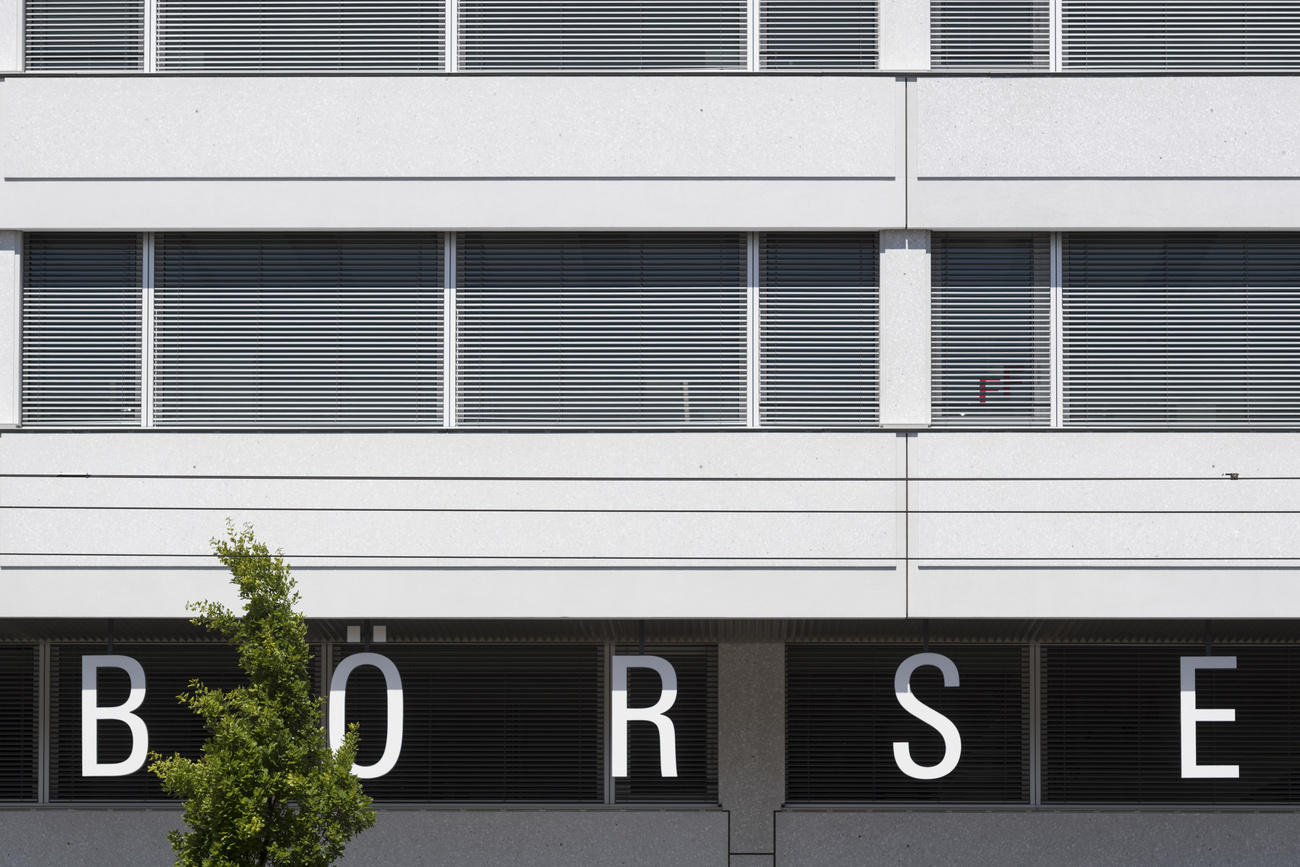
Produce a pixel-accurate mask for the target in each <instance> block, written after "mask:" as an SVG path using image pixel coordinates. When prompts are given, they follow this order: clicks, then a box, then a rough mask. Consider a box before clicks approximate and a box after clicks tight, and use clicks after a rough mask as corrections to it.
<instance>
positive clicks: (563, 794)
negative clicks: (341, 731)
mask: <svg viewBox="0 0 1300 867" xmlns="http://www.w3.org/2000/svg"><path fill="white" fill-rule="evenodd" d="M360 649H361V648H359V647H356V646H352V647H351V648H350V652H358V651H360ZM375 651H376V652H379V653H382V654H383V655H384V656H387V657H388V658H389V659H391V660H392V661H393V663H394V664H395V665H396V666H397V670H398V672H399V673H400V674H401V677H402V690H403V692H404V699H403V702H404V705H405V714H404V717H405V724H404V729H405V738H404V740H403V742H402V752H401V755H400V757H399V758H398V760H397V764H396V766H395V767H394V768H393V770H392V771H390V772H389V773H387V774H385V775H384V776H382V777H378V778H375V779H372V780H366V781H365V788H366V792H367V793H368V794H369V795H370V796H371V797H373V798H375V799H376V800H380V801H425V802H427V801H450V802H461V803H473V802H510V801H512V802H552V803H599V802H601V801H602V800H603V799H604V773H605V770H604V731H605V723H604V707H605V703H604V696H603V690H604V674H603V672H604V653H603V649H602V648H601V647H600V646H598V645H562V644H561V645H536V644H531V645H492V646H487V645H464V644H461V645H422V646H421V645H406V646H399V645H392V644H389V645H384V646H383V647H380V648H375ZM335 653H336V661H337V660H340V659H343V658H345V657H346V656H348V655H349V652H348V651H343V650H342V649H341V648H340V649H338V650H336V651H335ZM387 708H388V705H387V693H386V691H385V684H384V677H383V675H382V674H381V673H380V672H379V671H378V670H377V669H375V668H373V667H372V666H361V667H359V668H357V669H355V670H354V671H353V673H352V675H351V676H350V677H349V679H348V690H347V710H346V719H347V721H348V722H357V723H359V724H360V731H361V748H360V750H359V751H358V754H357V762H358V764H362V765H371V764H374V763H375V762H377V761H378V760H379V758H380V756H381V755H382V754H383V749H384V740H385V737H386V734H387V731H388V722H387V717H386V715H387V712H388V710H387Z"/></svg>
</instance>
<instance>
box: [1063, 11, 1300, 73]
mask: <svg viewBox="0 0 1300 867" xmlns="http://www.w3.org/2000/svg"><path fill="white" fill-rule="evenodd" d="M1061 65H1062V67H1063V68H1064V69H1089V70H1176V71H1180V72H1188V71H1196V70H1250V71H1255V72H1259V71H1271V70H1295V69H1300V2H1297V0H1274V2H1268V0H1263V2H1260V0H1236V2H1233V0H1180V2H1177V3H1169V2H1144V0H1061Z"/></svg>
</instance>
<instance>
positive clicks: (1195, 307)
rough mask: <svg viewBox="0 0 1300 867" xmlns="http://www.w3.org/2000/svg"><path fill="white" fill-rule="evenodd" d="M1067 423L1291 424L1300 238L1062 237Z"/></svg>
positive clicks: (1297, 409) (1299, 400) (1295, 404)
mask: <svg viewBox="0 0 1300 867" xmlns="http://www.w3.org/2000/svg"><path fill="white" fill-rule="evenodd" d="M1063 308H1064V310H1063V313H1064V322H1063V328H1064V334H1063V343H1064V370H1063V380H1064V382H1063V389H1064V395H1063V399H1064V421H1065V424H1066V425H1067V426H1070V425H1074V426H1086V427H1123V426H1152V427H1235V426H1252V427H1268V426H1291V425H1295V424H1296V423H1297V422H1298V421H1300V235H1297V234H1280V233H1279V234H1248V233H1239V234H1234V233H1217V234H1210V233H1163V234H1141V233H1128V234H1119V233H1076V234H1069V235H1066V236H1065V239H1064V289H1063Z"/></svg>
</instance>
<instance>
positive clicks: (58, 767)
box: [50, 643, 244, 801]
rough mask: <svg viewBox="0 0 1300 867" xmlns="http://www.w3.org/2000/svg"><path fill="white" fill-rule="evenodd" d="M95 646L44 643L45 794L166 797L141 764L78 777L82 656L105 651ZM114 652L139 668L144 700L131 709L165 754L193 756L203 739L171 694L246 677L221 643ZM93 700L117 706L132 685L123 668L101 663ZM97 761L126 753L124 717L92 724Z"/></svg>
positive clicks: (194, 719)
mask: <svg viewBox="0 0 1300 867" xmlns="http://www.w3.org/2000/svg"><path fill="white" fill-rule="evenodd" d="M106 653H108V649H107V648H106V647H105V646H104V645H102V644H100V645H86V646H74V645H53V646H52V647H51V648H50V716H51V720H50V797H51V799H52V800H55V801H158V800H165V799H167V797H168V796H167V795H166V794H165V793H164V792H163V790H162V787H161V786H160V785H159V784H158V779H157V778H156V777H154V776H153V775H152V774H150V773H149V771H148V770H147V766H148V762H147V761H146V763H145V765H146V767H145V768H141V769H140V770H138V771H136V772H135V773H132V774H127V775H125V776H120V777H83V776H82V775H81V657H82V656H83V655H86V654H106ZM113 653H115V654H120V655H124V656H130V657H132V658H134V659H135V660H136V661H137V662H139V663H140V665H141V667H142V668H143V669H144V674H145V699H144V704H142V705H141V706H140V709H139V710H137V711H135V713H136V714H137V715H138V716H139V717H140V718H141V719H143V720H144V721H145V724H146V725H147V726H148V727H149V749H150V750H154V751H156V752H158V753H161V754H162V755H164V756H170V755H172V754H173V753H180V754H181V755H183V756H187V757H189V758H192V759H193V758H198V756H199V750H200V748H201V747H202V746H203V742H204V741H205V740H206V739H207V731H206V730H205V729H204V727H203V721H202V720H201V719H200V718H199V717H198V716H196V715H195V714H194V712H193V711H191V710H190V709H189V708H187V707H185V706H184V705H182V704H180V702H178V701H177V700H176V697H177V696H178V695H180V694H181V693H183V692H187V691H188V690H189V682H190V680H191V679H193V678H198V679H199V680H201V681H202V682H203V683H204V685H206V686H210V687H214V688H218V689H229V688H231V687H233V686H237V685H239V684H240V683H242V682H244V677H243V675H242V673H241V672H240V670H239V666H238V664H237V658H236V655H235V651H234V650H233V649H232V648H230V647H229V646H227V645H225V644H208V645H204V644H195V645H176V644H171V645H158V644H153V645H127V644H120V643H119V644H117V645H116V646H115V647H114V648H113ZM97 685H98V689H99V704H100V706H101V707H113V706H116V705H120V704H123V703H124V702H125V701H126V699H127V696H128V694H129V690H130V681H129V679H128V677H127V673H126V672H125V671H122V670H121V669H119V668H101V669H99V675H98V681H97ZM97 731H98V749H99V756H98V758H99V761H100V762H103V763H108V762H120V761H123V760H124V759H126V758H127V756H128V755H130V752H131V734H130V730H129V729H128V728H127V727H126V724H125V723H122V722H117V721H113V720H105V721H102V722H100V723H99V724H98V726H97Z"/></svg>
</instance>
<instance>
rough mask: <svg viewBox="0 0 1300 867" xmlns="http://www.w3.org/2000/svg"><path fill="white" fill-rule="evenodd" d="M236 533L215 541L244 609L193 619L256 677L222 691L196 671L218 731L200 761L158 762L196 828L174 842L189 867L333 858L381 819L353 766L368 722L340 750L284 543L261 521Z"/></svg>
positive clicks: (308, 866)
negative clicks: (265, 532)
mask: <svg viewBox="0 0 1300 867" xmlns="http://www.w3.org/2000/svg"><path fill="white" fill-rule="evenodd" d="M226 530H227V536H228V538H227V539H225V540H217V539H213V540H212V545H213V548H214V549H215V550H216V554H217V557H218V558H219V559H220V560H221V562H223V563H225V564H226V566H228V567H229V568H230V571H231V574H232V576H233V577H232V579H231V580H232V581H233V583H234V584H236V585H237V586H238V587H239V596H240V598H241V599H243V600H244V612H243V615H242V616H239V615H237V614H235V612H233V611H231V610H230V609H228V608H226V607H225V606H224V605H221V604H220V603H217V602H197V603H190V606H189V607H190V609H191V610H192V611H196V612H198V614H197V616H196V617H195V618H194V620H193V622H194V623H196V624H198V625H200V626H204V627H207V628H208V629H210V630H214V631H216V632H219V633H221V634H222V635H223V636H225V638H226V640H227V641H229V642H230V644H231V645H233V646H234V647H235V648H236V650H237V651H238V654H239V667H240V668H241V669H242V670H243V672H244V674H246V675H247V677H248V685H247V686H239V687H236V688H234V689H229V690H221V689H211V688H208V687H205V686H204V685H203V684H202V683H200V682H199V681H197V680H194V681H191V682H190V689H189V691H188V692H186V693H184V694H182V695H181V696H180V697H179V698H180V701H181V703H182V704H185V705H187V706H188V707H189V708H190V709H191V710H193V711H194V712H195V713H196V714H198V715H199V716H201V717H202V718H203V722H204V725H205V726H206V727H207V729H208V733H209V737H208V740H207V742H206V743H205V744H204V745H203V754H202V756H201V757H200V758H199V759H198V760H197V761H192V760H190V759H187V758H184V757H182V756H179V755H174V756H172V757H170V758H163V757H162V756H160V755H158V754H157V753H153V754H152V755H151V756H150V758H151V759H152V763H151V764H150V766H149V770H150V771H152V772H153V773H154V774H155V775H156V776H157V777H158V778H159V779H160V780H161V781H162V785H163V788H164V789H165V790H166V791H167V792H168V793H169V794H171V795H174V796H176V797H178V798H181V799H182V800H183V801H184V804H185V815H184V819H185V823H186V824H187V825H188V826H189V830H188V831H172V832H171V833H170V834H169V835H168V839H170V840H171V844H172V848H173V849H174V850H175V851H176V863H177V864H178V865H182V867H191V865H227V864H230V865H267V864H274V865H293V867H316V865H327V864H331V863H333V862H334V861H335V860H337V859H338V858H339V857H340V856H341V855H342V854H343V847H344V846H345V845H346V844H347V842H348V840H349V839H351V838H352V837H353V836H355V835H356V834H358V833H360V832H361V831H363V830H365V829H366V828H368V827H370V826H371V825H373V824H374V821H375V813H374V810H373V809H372V808H371V806H370V798H368V797H367V796H366V794H365V793H364V792H363V791H362V789H361V781H360V780H358V779H357V778H356V777H355V776H353V775H352V763H353V761H354V759H355V757H356V751H357V731H356V728H355V726H353V727H351V728H350V729H349V731H348V733H347V736H346V737H345V739H344V742H343V746H342V747H341V748H340V749H339V750H338V751H337V752H334V751H333V750H331V749H330V747H329V742H328V740H327V737H326V733H325V730H324V728H323V727H322V726H321V701H322V699H321V698H319V697H318V696H315V695H313V694H312V689H311V678H310V676H309V674H308V671H309V664H310V662H311V651H310V648H309V647H308V645H307V623H306V621H305V620H304V619H303V616H302V615H301V614H299V613H298V612H297V611H295V610H294V607H295V605H296V604H297V603H298V599H299V597H298V593H297V591H295V589H294V580H293V577H292V576H291V575H290V574H289V567H288V566H286V565H285V563H284V561H283V559H282V558H281V556H280V552H278V551H277V552H276V553H275V554H274V555H273V554H271V553H270V552H269V551H268V550H267V548H266V545H264V544H262V543H261V542H259V541H257V539H256V538H255V537H254V535H253V528H252V527H251V526H248V525H245V526H244V528H243V529H242V530H238V531H237V530H236V529H235V527H234V526H233V525H232V524H227V527H226Z"/></svg>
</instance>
